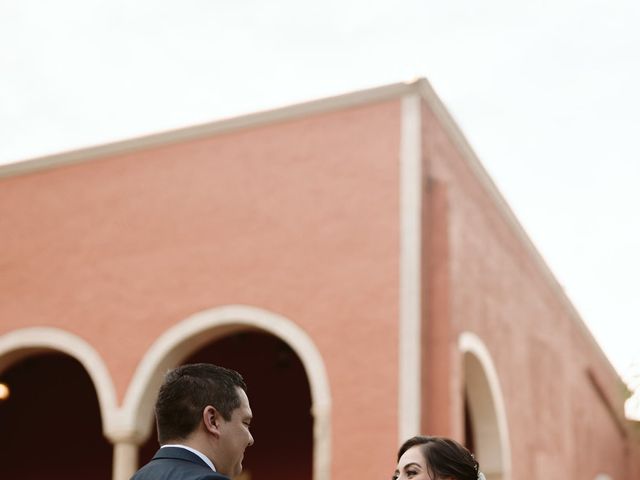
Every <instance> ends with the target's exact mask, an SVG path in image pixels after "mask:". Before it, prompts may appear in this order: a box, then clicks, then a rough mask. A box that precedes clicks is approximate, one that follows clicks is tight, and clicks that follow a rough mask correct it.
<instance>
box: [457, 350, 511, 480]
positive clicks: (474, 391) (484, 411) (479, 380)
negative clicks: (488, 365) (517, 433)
mask: <svg viewBox="0 0 640 480" xmlns="http://www.w3.org/2000/svg"><path fill="white" fill-rule="evenodd" d="M464 391H465V402H464V404H465V409H464V415H465V419H464V424H465V436H466V438H465V443H466V444H467V445H468V446H470V448H471V449H472V451H473V453H474V455H475V457H476V458H477V460H478V462H479V463H480V469H481V470H482V472H483V473H484V474H485V476H486V478H487V480H503V478H504V471H503V470H504V468H503V464H504V463H503V451H502V444H501V441H500V428H499V425H498V416H497V412H496V406H495V403H494V399H493V395H492V392H491V387H490V385H489V381H488V379H487V375H486V372H485V371H484V368H483V366H482V363H481V362H480V360H479V359H478V357H476V356H475V355H474V354H473V353H470V352H467V353H465V354H464Z"/></svg>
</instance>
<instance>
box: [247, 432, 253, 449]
mask: <svg viewBox="0 0 640 480" xmlns="http://www.w3.org/2000/svg"><path fill="white" fill-rule="evenodd" d="M251 445H253V435H251V433H249V444H248V445H247V446H248V447H250V446H251Z"/></svg>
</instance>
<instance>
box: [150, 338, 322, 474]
mask: <svg viewBox="0 0 640 480" xmlns="http://www.w3.org/2000/svg"><path fill="white" fill-rule="evenodd" d="M196 362H209V363H214V364H216V365H220V366H223V367H227V368H232V369H234V370H237V371H239V372H240V373H241V374H242V376H243V377H244V379H245V381H246V383H247V385H248V395H249V401H250V403H251V409H252V411H253V417H254V418H253V422H252V423H251V433H252V435H253V437H254V439H255V444H254V446H252V447H249V448H248V449H247V451H246V454H245V459H244V462H243V465H244V470H245V473H244V476H243V477H242V478H243V479H246V480H249V479H251V480H311V477H312V457H313V418H312V416H311V392H310V390H309V383H308V380H307V376H306V373H305V371H304V367H303V366H302V362H301V361H300V359H299V358H298V356H297V355H296V354H295V353H294V352H293V350H291V348H290V347H289V346H288V345H287V344H286V343H284V342H283V341H282V340H280V339H279V338H277V337H275V336H273V335H270V334H267V333H264V332H257V331H252V332H243V333H238V334H234V335H230V336H227V337H224V338H222V339H220V340H217V341H215V342H212V343H211V344H209V345H207V346H205V347H204V348H202V349H201V350H199V351H197V352H195V353H194V354H193V355H191V356H190V357H189V358H188V359H186V360H185V361H184V362H183V363H196ZM157 448H158V443H157V440H156V431H155V427H154V429H153V433H152V435H151V438H150V439H149V440H148V441H147V443H146V444H145V445H143V446H142V447H141V450H140V464H141V465H142V464H144V463H146V462H147V461H148V460H149V459H150V458H151V457H152V456H153V454H154V452H155V451H156V449H157Z"/></svg>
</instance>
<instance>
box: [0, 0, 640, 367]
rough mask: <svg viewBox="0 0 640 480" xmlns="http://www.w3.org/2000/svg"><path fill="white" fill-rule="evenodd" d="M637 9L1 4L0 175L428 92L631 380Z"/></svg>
mask: <svg viewBox="0 0 640 480" xmlns="http://www.w3.org/2000/svg"><path fill="white" fill-rule="evenodd" d="M639 25H640V2H638V1H637V0H597V1H596V0H553V1H551V0H538V1H535V2H531V1H525V0H508V1H507V0H485V1H483V2H478V1H475V0H446V1H436V0H422V1H418V0H415V1H413V0H394V1H387V0H379V1H371V0H324V1H322V2H309V1H305V0H296V1H294V0H273V1H264V0H260V1H259V0H246V1H243V0H179V1H178V0H174V1H168V0H137V1H135V2H132V1H124V0H57V1H50V0H0V163H8V162H13V161H18V160H22V159H26V158H32V157H37V156H42V155H46V154H51V153H56V152H60V151H64V150H69V149H75V148H80V147H84V146H89V145H94V144H100V143H104V142H110V141H114V140H120V139H124V138H130V137H135V136H139V135H142V134H147V133H151V132H157V131H160V130H166V129H171V128H176V127H184V126H188V125H192V124H196V123H202V122H207V121H212V120H216V119H219V118H222V117H228V116H233V115H239V114H243V113H248V112H252V111H255V110H263V109H267V108H274V107H278V106H282V105H286V104H291V103H296V102H300V101H305V100H310V99H313V98H318V97H323V96H328V95H335V94H340V93H345V92H348V91H352V90H358V89H363V88H368V87H372V86H378V85H382V84H387V83H395V82H398V81H404V80H410V79H413V78H415V77H417V76H424V77H426V78H427V79H428V80H429V81H430V82H431V83H432V85H433V86H434V88H435V90H436V91H437V92H438V94H439V95H440V97H441V98H442V100H443V101H444V103H445V105H446V106H447V107H448V108H449V110H450V112H451V113H452V114H453V116H454V117H455V119H456V120H457V122H458V124H459V125H460V127H461V128H462V130H463V132H464V133H465V135H466V136H467V138H468V139H469V141H470V143H471V145H472V146H473V148H474V150H475V151H476V153H477V154H478V156H479V157H480V159H481V161H482V162H483V164H484V166H485V167H486V169H487V170H488V171H489V173H490V174H491V176H492V177H493V179H494V180H495V182H496V183H497V185H498V187H499V189H500V190H501V192H502V193H503V194H504V196H505V197H506V199H507V201H508V202H509V204H510V205H511V207H512V209H513V210H514V211H515V213H516V215H517V216H518V218H519V220H520V221H521V223H522V224H523V226H524V228H525V229H526V230H527V232H528V233H529V235H530V236H531V238H532V240H533V241H534V243H535V244H536V245H537V247H538V249H539V250H540V252H541V253H542V255H543V257H544V258H545V259H546V261H547V263H548V264H549V265H550V267H551V269H552V271H553V272H554V273H555V275H556V277H557V278H558V279H559V281H560V282H561V283H562V284H563V286H564V287H565V290H566V291H567V293H568V295H569V297H570V298H571V299H572V301H573V303H574V305H575V306H576V308H577V309H578V311H579V312H580V313H581V314H582V317H583V319H584V320H585V322H586V323H587V325H588V326H589V328H590V329H591V331H592V332H593V333H594V335H595V337H596V338H597V340H598V341H599V343H600V344H601V345H602V347H603V349H604V351H605V353H606V354H607V355H608V357H609V358H610V359H611V361H612V363H613V364H614V366H615V367H616V368H617V369H618V371H619V372H620V373H621V374H623V375H624V376H628V375H629V374H630V372H631V371H632V369H631V365H632V363H633V362H634V361H635V362H637V363H638V364H639V365H638V368H636V371H639V372H640V294H638V291H637V290H638V275H639V272H640V217H639V215H638V206H639V205H640V188H639V187H638V184H639V182H640V139H639V137H640V135H639V134H640V93H639V91H638V85H640V27H639Z"/></svg>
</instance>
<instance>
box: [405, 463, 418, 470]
mask: <svg viewBox="0 0 640 480" xmlns="http://www.w3.org/2000/svg"><path fill="white" fill-rule="evenodd" d="M413 466H416V467H418V468H422V466H421V465H420V464H419V463H417V462H411V463H407V464H406V465H405V466H404V469H405V470H406V469H407V468H409V467H413Z"/></svg>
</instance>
